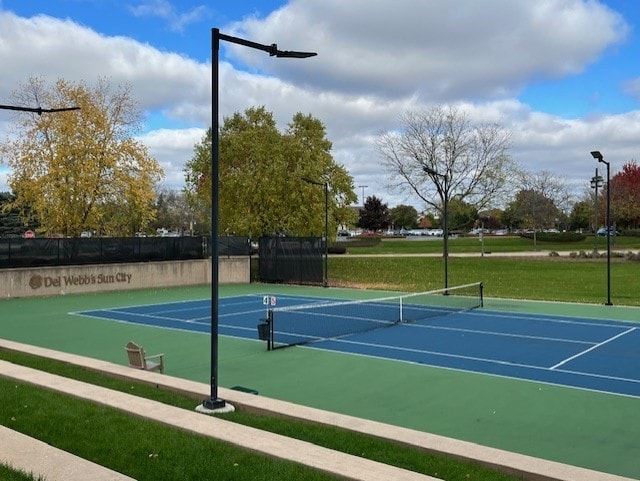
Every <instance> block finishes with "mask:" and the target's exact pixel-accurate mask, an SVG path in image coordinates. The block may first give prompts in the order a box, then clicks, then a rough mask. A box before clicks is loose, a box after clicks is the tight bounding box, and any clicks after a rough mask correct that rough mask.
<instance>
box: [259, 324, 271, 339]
mask: <svg viewBox="0 0 640 481" xmlns="http://www.w3.org/2000/svg"><path fill="white" fill-rule="evenodd" d="M269 334H270V333H269V323H268V322H266V321H265V322H261V323H260V324H258V339H260V340H261V341H268V340H269Z"/></svg>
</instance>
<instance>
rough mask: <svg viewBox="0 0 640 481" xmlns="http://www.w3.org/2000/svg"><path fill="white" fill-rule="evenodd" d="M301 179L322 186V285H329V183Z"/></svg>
mask: <svg viewBox="0 0 640 481" xmlns="http://www.w3.org/2000/svg"><path fill="white" fill-rule="evenodd" d="M302 180H304V181H305V182H307V183H309V184H313V185H319V186H322V187H324V269H323V273H322V286H323V287H329V184H328V183H327V182H318V181H317V180H312V179H309V178H307V177H302Z"/></svg>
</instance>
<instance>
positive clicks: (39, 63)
mask: <svg viewBox="0 0 640 481" xmlns="http://www.w3.org/2000/svg"><path fill="white" fill-rule="evenodd" d="M455 5H456V8H455V9H454V8H452V2H450V1H449V0H430V1H428V2H426V1H425V2H420V1H415V0H394V1H391V0H351V1H349V2H345V1H344V0H289V1H283V0H281V1H259V2H258V1H248V0H240V1H238V0H234V1H225V2H202V1H198V0H180V1H177V0H126V1H125V0H56V1H46V2H45V1H42V0H0V62H2V65H3V75H2V77H1V78H0V103H3V104H8V103H11V94H12V92H13V91H14V90H15V89H16V87H17V85H18V84H19V83H20V82H24V81H25V80H26V79H27V78H28V77H29V76H33V75H36V76H42V77H44V78H46V79H48V80H51V81H53V80H55V79H57V78H60V77H64V78H69V79H72V80H83V81H86V82H89V83H91V82H93V81H95V80H96V79H97V78H99V77H101V76H102V77H105V76H106V77H108V78H110V79H111V80H112V82H114V83H116V84H119V83H126V84H129V85H131V86H132V88H133V91H134V93H135V94H136V96H137V98H138V99H139V100H140V103H141V107H142V108H143V110H144V111H145V114H146V118H145V123H144V132H143V133H142V134H141V137H140V140H141V141H143V142H145V143H146V144H147V145H148V146H149V149H150V151H151V153H152V154H153V155H154V156H155V157H156V158H157V159H158V160H159V161H160V163H161V165H162V166H163V168H164V169H165V173H166V178H165V181H164V182H165V183H164V185H165V186H166V187H167V188H180V187H181V185H182V166H183V165H184V162H185V161H186V160H188V159H189V158H190V156H191V154H192V149H193V145H194V144H195V143H196V142H198V141H199V140H200V139H201V137H202V135H203V133H204V131H205V129H206V128H207V127H208V125H209V124H210V103H211V91H210V88H211V86H210V71H211V65H210V58H211V52H210V40H211V39H210V36H211V28H212V27H218V28H220V29H221V30H222V31H223V32H225V33H229V34H232V35H238V36H241V37H243V38H248V39H252V40H255V41H258V42H261V43H267V44H269V43H273V42H277V43H278V45H279V46H280V47H281V48H283V49H291V50H312V51H317V52H318V57H315V58H314V59H309V60H305V61H302V62H300V61H289V60H277V61H274V60H273V59H270V58H269V57H268V56H265V55H261V54H260V53H256V52H253V51H250V49H242V48H239V49H238V48H233V46H229V45H226V44H223V49H222V52H221V63H220V76H221V77H220V78H221V93H220V109H221V114H222V115H230V114H232V113H233V112H236V111H243V110H244V109H246V108H247V107H251V106H256V105H264V106H265V107H266V108H267V109H268V110H269V111H272V112H274V115H275V117H276V119H277V121H278V122H279V124H280V125H281V126H284V125H286V123H287V122H288V121H289V120H290V119H291V118H292V116H293V114H295V113H296V112H298V111H302V112H304V113H311V114H312V115H314V116H316V117H318V118H319V119H320V120H322V121H323V123H324V124H325V126H326V128H327V133H328V136H329V139H330V140H331V141H332V142H333V145H334V150H333V154H334V158H335V159H336V161H337V162H339V163H341V164H343V165H344V166H345V167H346V168H347V169H348V170H349V172H350V173H351V175H352V176H353V178H354V181H355V184H356V186H357V185H367V186H368V187H367V190H366V191H365V196H368V195H376V196H378V197H381V198H382V199H383V201H385V202H387V203H388V204H389V205H390V206H393V205H397V204H399V203H409V204H413V205H416V207H418V208H420V207H421V206H420V204H419V201H418V200H417V199H415V198H412V197H411V196H410V195H407V194H406V193H404V192H401V191H399V190H398V189H396V188H393V187H392V186H391V185H389V184H390V182H389V178H388V175H387V172H386V169H385V168H384V166H383V165H382V162H381V159H380V157H379V155H378V154H377V153H376V150H375V146H374V144H375V138H376V136H377V135H379V134H381V133H382V132H385V131H388V130H393V129H395V128H397V126H398V119H399V117H400V116H401V115H402V113H403V112H406V111H408V110H420V109H426V108H429V107H430V106H432V105H435V104H438V105H454V106H456V107H457V108H460V109H463V110H464V111H465V112H467V113H468V115H469V116H470V118H472V119H473V120H478V121H487V120H489V121H494V120H497V121H499V122H501V123H503V124H504V125H506V126H507V127H508V128H510V129H512V130H513V148H512V151H511V154H512V157H513V158H514V160H516V161H517V162H518V164H519V165H520V166H521V167H522V168H523V169H525V170H528V171H534V170H545V171H548V172H550V173H552V174H553V175H557V176H558V177H559V178H560V177H561V178H563V179H565V180H566V182H567V183H568V184H569V185H570V186H571V187H572V189H573V190H574V193H575V196H576V198H578V197H579V196H580V195H583V194H584V190H585V184H587V185H588V179H589V178H590V177H591V175H592V172H593V168H594V167H595V165H594V164H593V161H592V159H590V158H589V151H590V150H595V149H597V150H601V151H603V153H606V155H607V157H608V158H610V159H611V161H612V168H613V169H614V170H615V169H616V168H618V169H619V168H621V167H622V165H623V163H624V162H627V161H629V160H631V159H636V160H637V159H638V158H640V155H639V152H638V150H639V149H638V147H639V146H640V62H638V61H637V58H639V57H640V55H639V54H640V37H639V33H638V30H639V28H640V4H638V2H637V0H599V1H597V0H535V1H531V0H483V1H482V2H477V0H457V1H456V2H455ZM10 126H11V125H10V116H9V115H8V114H7V113H3V112H0V136H1V137H5V136H6V134H5V133H3V132H8V131H9V130H10ZM7 175H10V171H9V170H8V168H7V166H6V165H5V166H2V165H0V190H6V188H5V186H6V182H7ZM356 192H357V193H358V195H360V193H361V189H356Z"/></svg>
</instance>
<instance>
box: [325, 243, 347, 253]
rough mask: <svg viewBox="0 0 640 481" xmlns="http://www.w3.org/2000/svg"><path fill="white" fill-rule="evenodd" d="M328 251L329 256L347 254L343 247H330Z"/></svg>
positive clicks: (336, 245)
mask: <svg viewBox="0 0 640 481" xmlns="http://www.w3.org/2000/svg"><path fill="white" fill-rule="evenodd" d="M327 251H328V253H329V254H345V253H346V252H347V248H346V247H345V246H343V245H338V244H334V245H332V246H329V249H328V250H327Z"/></svg>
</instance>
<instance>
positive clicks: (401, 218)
mask: <svg viewBox="0 0 640 481" xmlns="http://www.w3.org/2000/svg"><path fill="white" fill-rule="evenodd" d="M389 217H390V219H391V224H393V226H394V227H395V228H396V229H407V230H410V229H416V228H417V227H418V211H417V210H416V209H415V207H412V206H410V205H398V206H396V207H394V208H392V209H391V210H390V211H389Z"/></svg>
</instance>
